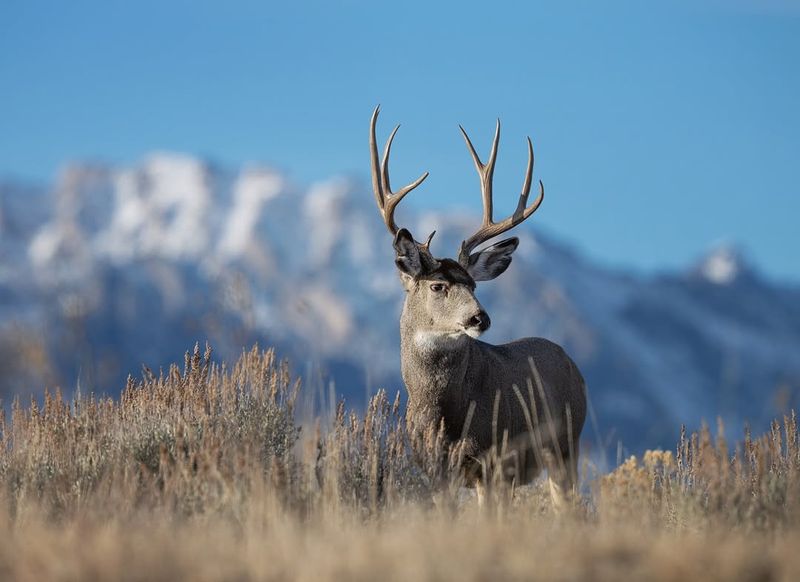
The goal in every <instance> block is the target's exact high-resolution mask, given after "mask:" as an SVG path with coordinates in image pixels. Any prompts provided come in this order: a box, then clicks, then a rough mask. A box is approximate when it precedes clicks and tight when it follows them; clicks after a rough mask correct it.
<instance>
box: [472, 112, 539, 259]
mask: <svg viewBox="0 0 800 582" xmlns="http://www.w3.org/2000/svg"><path fill="white" fill-rule="evenodd" d="M459 127H461V126H459ZM461 133H462V134H464V138H465V140H466V142H467V147H468V148H469V151H470V154H472V159H473V161H474V162H475V168H476V169H477V170H478V175H479V176H480V179H481V196H482V197H483V221H482V223H481V227H480V228H479V229H478V231H477V232H476V233H475V234H473V235H472V236H471V237H469V238H468V239H467V240H465V241H463V242H462V243H461V249H460V251H459V255H458V260H459V262H460V263H462V264H465V265H466V264H469V256H470V253H471V252H472V251H473V249H474V248H475V247H477V246H478V245H480V244H481V243H484V242H486V241H487V240H489V239H492V238H494V237H496V236H498V235H500V234H502V233H504V232H506V231H507V230H510V229H512V228H513V227H515V226H516V225H518V224H519V223H521V222H522V221H524V220H526V219H527V218H528V217H529V216H530V215H531V214H533V213H534V212H536V210H537V209H538V208H539V206H540V205H541V204H542V201H543V200H544V184H542V181H541V180H540V181H539V195H538V196H537V197H536V200H534V201H533V202H532V203H531V205H530V206H528V196H529V195H530V192H531V183H532V181H533V165H534V156H533V143H532V142H531V138H530V137H528V138H527V140H528V165H527V168H526V170H525V180H524V182H523V184H522V192H521V193H520V195H519V202H518V203H517V208H516V210H515V211H514V213H513V214H512V215H511V216H509V217H508V218H506V219H505V220H502V221H501V222H494V220H493V219H492V178H493V173H494V163H495V159H496V158H497V148H498V142H499V139H500V120H499V119H498V120H497V129H496V130H495V134H494V141H493V142H492V151H491V153H490V154H489V161H488V162H487V163H486V164H485V165H484V164H483V163H481V161H480V158H479V157H478V154H477V153H476V152H475V148H474V147H473V146H472V142H471V141H470V139H469V137H468V136H467V133H466V132H465V131H464V128H461Z"/></svg>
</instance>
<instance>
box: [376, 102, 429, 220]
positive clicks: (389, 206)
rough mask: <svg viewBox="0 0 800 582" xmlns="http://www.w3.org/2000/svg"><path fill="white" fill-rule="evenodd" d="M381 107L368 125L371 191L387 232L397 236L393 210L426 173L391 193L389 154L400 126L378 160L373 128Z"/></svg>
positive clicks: (425, 176) (394, 131) (426, 175)
mask: <svg viewBox="0 0 800 582" xmlns="http://www.w3.org/2000/svg"><path fill="white" fill-rule="evenodd" d="M380 110H381V107H380V105H378V106H377V107H376V108H375V111H373V113H372V119H371V120H370V124H369V148H370V161H371V164H372V189H373V191H374V192H375V201H376V202H377V204H378V210H379V211H380V213H381V216H382V217H383V221H384V222H385V223H386V228H388V229H389V232H391V233H392V234H397V231H398V230H399V228H398V226H397V224H395V221H394V209H395V207H396V206H397V205H398V204H399V203H400V201H401V200H402V199H403V198H404V197H405V195H406V194H408V193H409V192H411V191H412V190H413V189H414V188H416V187H417V186H419V185H420V184H422V182H423V181H424V180H425V178H427V177H428V172H425V173H424V174H422V176H420V177H419V178H417V179H416V180H415V181H414V182H412V183H411V184H408V185H407V186H404V187H402V188H401V189H400V190H398V191H397V192H392V189H391V186H390V183H389V154H390V153H391V151H392V142H393V141H394V136H395V134H396V133H397V130H398V129H400V126H399V125H397V126H396V127H395V128H394V130H393V131H392V133H391V134H390V135H389V139H387V140H386V147H385V148H384V150H383V160H379V157H378V143H377V138H376V136H375V127H376V125H377V122H378V114H379V113H380Z"/></svg>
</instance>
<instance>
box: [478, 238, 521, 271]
mask: <svg viewBox="0 0 800 582" xmlns="http://www.w3.org/2000/svg"><path fill="white" fill-rule="evenodd" d="M518 245H519V239H518V238H517V237H515V236H514V237H511V238H507V239H505V240H502V241H500V242H499V243H497V244H493V245H492V246H490V247H487V248H485V249H483V250H482V251H480V252H477V253H473V254H471V255H470V256H469V265H467V272H468V273H469V274H470V276H471V277H472V278H473V279H475V281H476V282H477V281H491V280H492V279H494V278H495V277H498V276H500V275H502V274H503V272H504V271H505V270H506V269H507V268H508V266H509V265H510V264H511V254H512V253H513V252H514V251H515V250H517V246H518Z"/></svg>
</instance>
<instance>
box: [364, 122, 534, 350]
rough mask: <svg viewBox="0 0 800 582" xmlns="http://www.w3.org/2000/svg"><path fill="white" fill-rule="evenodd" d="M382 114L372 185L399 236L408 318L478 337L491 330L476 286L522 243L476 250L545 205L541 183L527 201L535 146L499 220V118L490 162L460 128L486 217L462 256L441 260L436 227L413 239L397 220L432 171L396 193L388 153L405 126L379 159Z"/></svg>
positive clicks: (433, 329)
mask: <svg viewBox="0 0 800 582" xmlns="http://www.w3.org/2000/svg"><path fill="white" fill-rule="evenodd" d="M379 113H380V107H376V108H375V111H374V112H373V114H372V119H371V121H370V140H369V143H370V159H371V163H372V187H373V190H374V192H375V201H376V202H377V204H378V210H379V211H380V213H381V216H382V217H383V220H384V222H385V223H386V228H388V229H389V232H390V233H392V235H394V249H395V265H396V266H397V269H398V271H399V274H400V279H401V281H402V283H403V287H404V288H405V290H406V294H407V295H406V303H405V307H404V312H403V313H404V317H411V318H413V326H414V327H415V329H416V330H418V331H422V332H426V333H433V334H436V335H446V336H452V337H457V336H460V335H464V334H466V335H469V336H471V337H477V336H478V335H480V334H481V333H483V332H484V331H486V330H487V329H488V328H489V325H490V320H489V316H488V314H487V313H486V311H485V310H484V309H483V307H482V306H481V304H480V303H479V302H478V300H477V299H476V297H475V284H476V283H477V282H479V281H489V280H491V279H494V278H495V277H498V276H499V275H501V274H502V273H503V272H504V271H505V270H506V269H507V268H508V266H509V265H510V264H511V255H512V253H513V252H514V251H515V250H516V249H517V246H518V245H519V239H518V238H516V237H511V238H507V239H505V240H502V241H500V242H498V243H495V244H493V245H491V246H489V247H486V248H484V249H482V250H478V251H475V249H476V247H478V246H479V245H481V244H483V243H485V242H487V241H489V240H490V239H493V238H495V237H497V236H499V235H501V234H503V233H504V232H506V231H508V230H510V229H511V228H513V227H514V226H516V225H518V224H519V223H521V222H522V221H524V220H526V219H527V218H528V217H529V216H530V215H531V214H533V213H534V212H536V209H537V208H539V205H540V204H541V203H542V200H543V199H544V186H543V185H542V183H541V181H540V182H539V195H538V196H537V197H536V200H534V201H533V203H532V204H530V205H528V195H529V194H530V189H531V180H532V178H533V144H532V143H531V140H530V138H528V167H527V171H526V174H525V181H524V183H523V186H522V193H521V194H520V197H519V202H518V204H517V209H516V210H515V211H514V213H513V214H512V215H511V216H509V217H508V218H506V219H505V220H502V221H500V222H494V220H493V218H492V179H493V176H494V165H495V160H496V159H497V147H498V143H499V141H500V120H498V121H497V128H496V130H495V134H494V140H493V142H492V150H491V153H490V154H489V160H488V162H487V163H486V164H484V163H483V162H481V160H480V158H479V157H478V154H477V153H476V152H475V148H474V147H473V145H472V142H471V141H470V139H469V136H468V135H467V132H466V131H464V128H463V127H461V126H459V128H460V129H461V133H462V134H463V135H464V140H465V141H466V143H467V147H468V148H469V151H470V154H471V155H472V159H473V161H474V162H475V168H476V169H477V171H478V175H479V176H480V183H481V196H482V199H483V220H482V222H481V226H480V227H479V228H478V230H477V231H476V232H475V233H474V234H473V235H472V236H470V237H469V238H468V239H466V240H464V241H462V243H461V246H460V248H459V251H458V259H457V260H453V259H449V258H436V257H434V256H433V255H432V254H431V251H430V244H431V240H432V239H433V235H434V234H435V231H434V232H432V233H431V234H430V236H428V238H427V240H426V241H425V242H424V243H421V242H417V241H416V240H415V239H414V237H413V236H412V234H411V233H410V232H409V231H408V229H406V228H400V227H398V226H397V224H396V223H395V220H394V211H395V209H396V207H397V205H398V204H399V203H400V201H401V200H402V199H403V198H404V197H405V196H406V194H408V193H409V192H411V191H412V190H414V189H415V188H416V187H417V186H419V185H420V184H421V183H422V182H423V181H424V180H425V178H427V177H428V172H425V173H424V174H422V176H420V177H419V178H418V179H417V180H415V181H414V182H412V183H411V184H408V185H407V186H404V187H403V188H401V189H400V190H398V191H397V192H392V189H391V186H390V183H389V155H390V152H391V148H392V142H393V141H394V137H395V135H396V134H397V130H398V129H399V128H400V126H399V125H398V126H396V127H395V128H394V130H393V131H392V133H391V134H390V135H389V139H388V140H387V141H386V147H385V148H384V152H383V158H382V159H380V158H379V155H378V146H377V139H376V136H375V128H376V124H377V121H378V114H379Z"/></svg>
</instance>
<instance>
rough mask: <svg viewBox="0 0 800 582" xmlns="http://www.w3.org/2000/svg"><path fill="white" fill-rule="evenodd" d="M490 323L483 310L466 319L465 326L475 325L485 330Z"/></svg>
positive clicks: (487, 315)
mask: <svg viewBox="0 0 800 582" xmlns="http://www.w3.org/2000/svg"><path fill="white" fill-rule="evenodd" d="M490 325H492V320H491V319H489V314H488V313H486V312H485V311H479V312H478V313H476V314H475V315H473V316H472V317H470V318H469V319H468V320H467V327H477V328H478V329H479V330H481V331H486V330H487V329H489V326H490Z"/></svg>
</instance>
